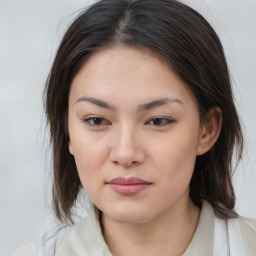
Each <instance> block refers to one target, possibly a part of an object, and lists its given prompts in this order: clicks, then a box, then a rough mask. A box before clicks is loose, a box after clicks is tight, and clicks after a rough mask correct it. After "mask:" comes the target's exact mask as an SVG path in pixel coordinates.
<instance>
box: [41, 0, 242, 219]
mask: <svg viewBox="0 0 256 256" xmlns="http://www.w3.org/2000/svg"><path fill="white" fill-rule="evenodd" d="M113 45H125V46H132V47H137V48H139V49H146V50H149V51H151V52H153V53H156V54H158V56H161V57H162V58H164V59H165V61H166V62H167V63H168V64H169V65H170V67H171V68H172V70H173V71H174V72H175V73H176V74H177V75H178V76H179V77H180V78H181V79H182V80H183V81H184V82H185V83H186V84H187V86H188V88H190V90H191V91H192V92H193V94H194V96H195V97H196V99H197V102H198V106H199V112H200V118H201V122H203V121H204V119H205V117H206V114H207V113H208V112H209V110H210V109H211V108H213V107H219V108H220V109H221V110H222V114H223V124H222V129H221V133H220V136H219V139H218V140H217V142H216V144H215V145H214V146H213V147H212V148H211V150H210V151H208V152H207V153H205V154H204V155H202V156H198V157H197V159H196V164H195V169H194V173H193V177H192V180H191V183H190V197H191V199H192V201H193V202H194V204H196V205H198V206H199V205H200V202H201V199H202V198H204V199H206V200H207V201H208V202H209V203H210V204H211V205H212V206H213V207H214V208H215V209H216V208H218V207H219V206H220V205H222V206H223V207H225V208H227V209H231V210H232V209H233V208H234V204H235V195H234V190H233V186H232V181H231V176H232V170H233V168H232V164H231V162H232V156H233V151H234V149H235V146H237V148H236V149H237V150H236V153H237V156H238V160H240V158H241V154H242V148H243V137H242V132H241V126H240V122H239V118H238V115H237V111H236V108H235V105H234V101H233V95H232V90H231V84H230V78H229V72H228V67H227V63H226V59H225V56H224V52H223V48H222V45H221V43H220V40H219V38H218V36H217V35H216V33H215V32H214V30H213V28H212V27H211V26H210V25H209V23H208V22H207V21H206V20H205V19H204V18H203V17H202V16H201V15H200V14H199V13H197V12H196V11H195V10H193V9H191V8H190V7H188V6H186V5H184V4H182V3H179V2H178V1H175V0H137V1H136V0H102V1H98V2H97V3H95V4H93V5H92V6H90V7H89V8H88V9H86V10H84V11H82V12H81V14H80V15H79V16H78V17H77V18H76V19H75V20H74V22H73V23H72V24H71V26H70V27H69V28H68V30H67V32H66V34H65V35H64V38H63V40H62V42H61V44H60V47H59V49H58V51H57V55H56V57H55V60H54V63H53V66H52V69H51V72H50V74H49V77H48V80H47V83H46V88H45V109H46V114H47V118H48V122H49V125H50V133H51V142H52V149H53V171H54V183H53V205H54V210H55V214H56V216H57V218H58V219H59V220H60V221H71V222H72V211H71V209H72V206H73V205H74V203H75V201H76V199H77V196H78V194H79V191H80V189H81V182H80V180H79V177H78V173H77V169H76V165H75V161H74V157H73V156H72V155H70V153H69V150H68V142H69V135H68V130H67V114H68V97H69V91H70V86H71V83H72V80H73V78H74V76H75V75H76V74H77V72H78V71H79V69H80V67H81V66H82V65H83V64H84V62H85V61H86V59H87V58H88V57H89V56H90V55H92V54H93V53H95V52H96V51H98V50H100V49H102V48H103V47H108V46H113Z"/></svg>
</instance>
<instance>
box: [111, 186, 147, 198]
mask: <svg viewBox="0 0 256 256" xmlns="http://www.w3.org/2000/svg"><path fill="white" fill-rule="evenodd" d="M108 185H109V186H110V187H111V188H112V189H113V190H114V191H116V192H117V193H119V194H121V195H124V196H130V195H136V194H138V193H139V192H140V191H142V190H144V189H146V188H147V187H149V186H150V185H151V184H148V183H142V184H111V183H110V184H108Z"/></svg>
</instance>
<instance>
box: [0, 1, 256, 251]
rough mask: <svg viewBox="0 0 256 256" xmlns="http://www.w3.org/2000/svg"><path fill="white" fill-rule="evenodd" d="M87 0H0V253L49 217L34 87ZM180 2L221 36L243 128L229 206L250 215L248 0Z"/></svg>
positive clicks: (253, 8) (254, 163)
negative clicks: (233, 202)
mask: <svg viewBox="0 0 256 256" xmlns="http://www.w3.org/2000/svg"><path fill="white" fill-rule="evenodd" d="M91 2H92V1H86V0H85V1H82V0H44V1H39V0H0V174H1V178H0V223H1V225H0V256H4V255H10V254H11V253H12V252H13V251H14V250H15V249H17V248H18V247H19V246H21V245H23V244H24V243H26V242H29V241H33V240H34V238H35V237H37V236H38V235H39V234H40V233H41V232H42V231H43V230H44V229H45V228H46V227H47V226H51V225H53V224H52V223H53V217H52V215H51V212H50V210H49V207H50V205H51V202H50V196H49V194H50V190H51V188H50V181H51V179H50V177H49V174H48V173H49V157H48V158H47V157H46V156H47V152H48V148H47V143H48V135H47V134H48V133H47V129H45V118H44V114H43V107H42V93H43V88H44V83H45V80H46V77H47V74H48V72H49V70H50V66H51V63H52V61H53V58H54V55H55V52H56V49H57V46H58V44H59V42H60V40H61V37H62V35H63V33H64V31H65V29H66V28H67V26H68V24H69V23H70V22H71V20H73V18H74V17H75V16H76V15H77V14H78V12H79V10H81V9H82V8H84V7H85V6H86V5H87V4H88V3H91ZM183 2H185V3H187V4H188V5H190V6H191V7H194V8H195V9H196V10H197V11H199V12H200V13H201V14H202V15H203V16H204V17H205V18H206V19H207V20H208V21H209V22H210V23H211V25H212V26H213V27H214V28H215V30H216V31H217V33H218V35H219V36H220V39H221V41H222V43H223V46H224V49H225V53H226V56H227V59H228V64H229V67H230V71H231V75H232V81H233V86H234V94H235V98H236V104H237V108H238V111H239V114H240V116H241V118H242V122H243V127H244V132H245V154H244V159H243V161H242V163H241V164H240V165H239V166H238V169H237V172H236V175H235V176H234V185H235V191H236V194H237V205H236V209H237V211H238V213H240V214H241V215H244V216H248V217H254V218H256V203H255V202H256V200H255V198H256V174H255V173H256V75H255V73H256V69H255V60H256V47H255V46H256V15H255V12H256V1H255V0H243V1H241V0H214V1H213V0H192V1H191V0H190V1H183ZM45 192H46V194H48V196H46V197H44V194H45Z"/></svg>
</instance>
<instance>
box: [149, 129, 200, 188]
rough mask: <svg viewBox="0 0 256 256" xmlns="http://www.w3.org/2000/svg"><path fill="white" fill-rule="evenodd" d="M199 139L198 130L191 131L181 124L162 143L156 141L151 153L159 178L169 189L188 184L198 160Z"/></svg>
mask: <svg viewBox="0 0 256 256" xmlns="http://www.w3.org/2000/svg"><path fill="white" fill-rule="evenodd" d="M195 131H196V129H195ZM197 140H198V136H197V133H196V132H195V133H193V132H191V129H188V128H187V126H184V127H180V126H179V129H177V130H175V131H174V130H173V133H172V132H171V133H170V134H169V136H166V137H165V140H164V141H162V143H156V142H155V144H154V145H155V147H154V150H153V151H152V152H151V155H152V156H154V157H153V159H154V160H153V161H154V165H155V166H157V169H158V170H159V179H161V180H162V181H163V182H164V183H165V185H166V188H167V189H171V188H173V189H177V188H178V187H179V186H181V187H182V186H188V184H189V182H190V179H191V176H192V174H193V170H194V165H195V160H196V149H197ZM170 182H171V183H170ZM170 184H171V185H170Z"/></svg>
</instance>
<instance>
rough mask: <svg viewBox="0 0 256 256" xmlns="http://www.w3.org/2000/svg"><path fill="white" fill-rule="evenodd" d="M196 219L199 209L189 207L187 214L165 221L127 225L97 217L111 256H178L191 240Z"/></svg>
mask: <svg viewBox="0 0 256 256" xmlns="http://www.w3.org/2000/svg"><path fill="white" fill-rule="evenodd" d="M199 216H200V209H199V208H198V207H196V206H194V205H192V208H191V209H190V211H189V212H186V211H184V213H183V214H179V216H173V218H172V217H169V218H168V221H166V219H164V220H158V222H157V221H155V222H154V221H153V222H151V223H150V222H149V223H142V224H127V223H120V222H116V221H115V220H113V219H111V218H109V217H108V216H106V215H105V214H103V213H100V223H101V228H102V234H103V236H104V239H105V242H106V244H107V245H108V248H109V250H110V252H111V253H112V255H113V256H130V255H147V256H155V255H162V256H165V255H166V256H170V255H172V256H181V255H182V254H183V253H184V252H185V251H186V249H187V247H188V246H189V244H190V242H191V240H192V238H193V235H194V233H195V230H196V227H197V224H198V221H199ZM170 252H171V254H170Z"/></svg>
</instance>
